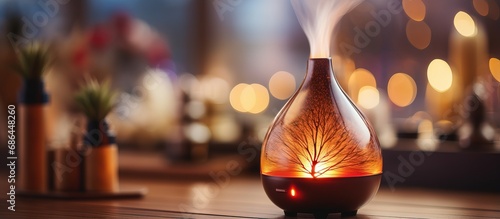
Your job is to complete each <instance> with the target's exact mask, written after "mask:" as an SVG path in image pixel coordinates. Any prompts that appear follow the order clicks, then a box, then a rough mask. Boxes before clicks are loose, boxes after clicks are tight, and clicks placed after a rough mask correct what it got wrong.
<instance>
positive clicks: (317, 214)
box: [284, 210, 358, 219]
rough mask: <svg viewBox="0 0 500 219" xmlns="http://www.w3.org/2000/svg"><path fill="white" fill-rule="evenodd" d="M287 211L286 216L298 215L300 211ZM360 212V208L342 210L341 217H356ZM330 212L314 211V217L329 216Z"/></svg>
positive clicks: (319, 218)
mask: <svg viewBox="0 0 500 219" xmlns="http://www.w3.org/2000/svg"><path fill="white" fill-rule="evenodd" d="M284 212H285V217H297V215H298V213H297V212H290V211H284ZM357 213H358V210H355V211H346V212H340V217H354V216H356V214H357ZM328 214H329V213H328V212H314V213H313V215H314V218H315V219H322V218H328Z"/></svg>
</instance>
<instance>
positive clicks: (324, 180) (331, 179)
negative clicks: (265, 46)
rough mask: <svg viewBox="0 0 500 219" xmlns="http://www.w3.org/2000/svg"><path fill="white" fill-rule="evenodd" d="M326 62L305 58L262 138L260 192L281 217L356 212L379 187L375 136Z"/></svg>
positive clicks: (325, 59)
mask: <svg viewBox="0 0 500 219" xmlns="http://www.w3.org/2000/svg"><path fill="white" fill-rule="evenodd" d="M331 63H332V62H331V59H330V58H311V59H309V63H308V69H307V73H306V76H305V78H304V81H303V82H302V85H301V86H300V88H299V89H298V91H297V92H296V93H295V94H294V95H293V96H292V97H291V98H290V100H289V101H288V102H287V103H286V104H285V106H284V107H283V109H281V111H280V112H279V113H278V115H277V116H276V118H275V120H274V122H273V124H272V125H271V127H270V128H269V130H268V132H267V134H266V137H265V139H264V142H263V146H262V154H261V176H262V183H263V186H264V190H265V192H266V194H267V195H268V197H269V198H270V199H271V201H272V202H273V203H275V204H276V205H277V206H278V207H280V208H282V209H283V210H284V211H285V214H286V215H295V214H296V213H314V214H328V213H334V212H341V213H342V214H356V212H357V210H358V209H359V208H360V207H361V206H362V205H363V204H364V203H366V202H367V201H369V200H370V199H371V198H372V197H373V196H374V195H375V194H376V192H377V190H378V187H379V185H380V180H381V174H382V155H381V150H380V146H379V142H378V139H377V137H376V135H375V132H374V130H373V128H372V127H371V125H370V124H369V123H368V122H367V120H366V119H365V117H364V116H363V115H362V113H361V112H360V111H359V110H358V108H357V107H356V106H355V105H354V104H353V103H352V101H351V100H350V99H349V97H348V96H347V95H346V94H345V92H344V91H343V90H342V89H341V88H340V86H339V84H338V82H337V81H336V79H335V77H334V74H333V69H332V64H331Z"/></svg>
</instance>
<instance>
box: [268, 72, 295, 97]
mask: <svg viewBox="0 0 500 219" xmlns="http://www.w3.org/2000/svg"><path fill="white" fill-rule="evenodd" d="M269 91H270V92H271V94H272V95H273V97H275V98H277V99H280V100H286V99H288V98H289V97H290V96H292V94H293V92H294V91H295V77H294V76H293V75H292V74H290V73H288V72H286V71H279V72H276V73H274V75H273V76H272V77H271V79H269Z"/></svg>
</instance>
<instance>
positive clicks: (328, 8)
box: [292, 0, 362, 58]
mask: <svg viewBox="0 0 500 219" xmlns="http://www.w3.org/2000/svg"><path fill="white" fill-rule="evenodd" d="M361 1H362V0H292V6H293V9H294V10H295V14H296V15H297V18H298V19H299V22H300V25H301V26H302V29H304V32H305V33H306V36H307V39H308V40H309V46H310V47H311V58H328V57H330V42H331V40H332V31H333V29H334V28H335V26H336V25H337V23H338V22H339V21H340V19H341V18H342V16H344V15H345V14H346V13H347V12H349V11H350V10H351V9H353V8H354V7H356V6H357V5H358V4H359V3H361Z"/></svg>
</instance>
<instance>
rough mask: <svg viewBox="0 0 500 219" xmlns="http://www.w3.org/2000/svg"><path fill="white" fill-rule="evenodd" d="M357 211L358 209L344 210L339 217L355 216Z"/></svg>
mask: <svg viewBox="0 0 500 219" xmlns="http://www.w3.org/2000/svg"><path fill="white" fill-rule="evenodd" d="M357 213H358V210H354V211H345V212H342V213H340V216H341V217H353V216H356V214H357Z"/></svg>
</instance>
